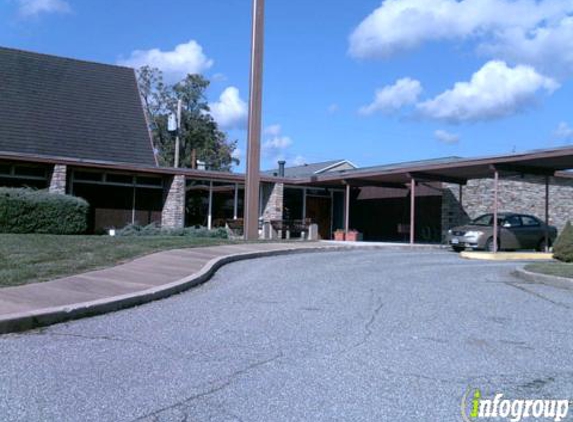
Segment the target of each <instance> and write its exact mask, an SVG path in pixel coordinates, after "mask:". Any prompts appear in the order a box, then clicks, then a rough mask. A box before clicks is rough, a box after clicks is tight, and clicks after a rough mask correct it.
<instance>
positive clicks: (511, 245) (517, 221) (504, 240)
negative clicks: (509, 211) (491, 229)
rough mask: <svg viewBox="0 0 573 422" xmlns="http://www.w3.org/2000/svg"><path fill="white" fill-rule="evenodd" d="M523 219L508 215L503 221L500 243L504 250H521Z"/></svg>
mask: <svg viewBox="0 0 573 422" xmlns="http://www.w3.org/2000/svg"><path fill="white" fill-rule="evenodd" d="M521 237H522V233H521V218H519V216H517V215H508V216H506V217H505V218H504V219H503V220H502V221H501V227H500V241H501V247H502V248H503V249H521V248H522V246H521V241H522V240H521Z"/></svg>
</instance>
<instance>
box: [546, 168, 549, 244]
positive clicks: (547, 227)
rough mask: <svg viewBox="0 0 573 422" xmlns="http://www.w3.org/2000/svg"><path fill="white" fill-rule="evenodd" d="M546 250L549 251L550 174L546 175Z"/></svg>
mask: <svg viewBox="0 0 573 422" xmlns="http://www.w3.org/2000/svg"><path fill="white" fill-rule="evenodd" d="M545 252H549V176H545Z"/></svg>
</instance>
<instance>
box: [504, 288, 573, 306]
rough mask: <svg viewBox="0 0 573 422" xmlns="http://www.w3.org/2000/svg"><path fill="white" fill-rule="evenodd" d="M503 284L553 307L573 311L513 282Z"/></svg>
mask: <svg viewBox="0 0 573 422" xmlns="http://www.w3.org/2000/svg"><path fill="white" fill-rule="evenodd" d="M503 284H505V285H506V286H509V287H513V288H514V289H517V290H521V291H522V292H524V293H527V294H529V295H531V296H534V297H536V298H538V299H541V300H544V301H546V302H549V303H551V304H553V305H555V306H559V307H561V308H564V309H568V310H573V308H572V307H571V306H569V305H566V304H565V303H561V302H557V301H555V300H553V299H550V298H548V297H547V296H544V295H542V294H541V293H537V292H534V291H531V290H529V289H526V288H525V287H523V286H522V285H520V283H515V282H511V281H504V282H503Z"/></svg>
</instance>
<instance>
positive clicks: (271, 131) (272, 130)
mask: <svg viewBox="0 0 573 422" xmlns="http://www.w3.org/2000/svg"><path fill="white" fill-rule="evenodd" d="M281 132H282V127H281V125H270V126H267V127H266V128H265V130H264V133H265V135H271V136H279V135H280V133H281Z"/></svg>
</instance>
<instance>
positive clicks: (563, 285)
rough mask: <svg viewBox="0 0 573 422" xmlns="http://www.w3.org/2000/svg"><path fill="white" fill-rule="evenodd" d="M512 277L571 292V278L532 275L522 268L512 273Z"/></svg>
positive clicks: (572, 288) (572, 283)
mask: <svg viewBox="0 0 573 422" xmlns="http://www.w3.org/2000/svg"><path fill="white" fill-rule="evenodd" d="M512 275H514V276H515V277H517V278H520V279H522V280H524V281H528V282H530V283H538V284H545V285H548V286H553V287H557V288H560V289H568V290H573V279H571V278H566V277H558V276H554V275H547V274H540V273H534V272H531V271H527V270H524V269H523V268H517V269H515V270H514V271H513V272H512Z"/></svg>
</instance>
